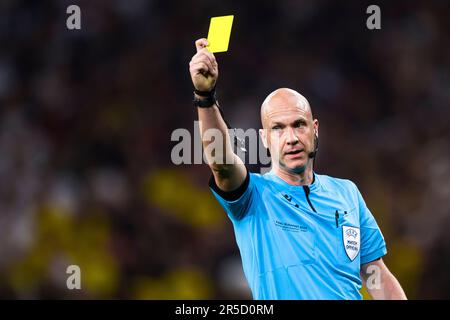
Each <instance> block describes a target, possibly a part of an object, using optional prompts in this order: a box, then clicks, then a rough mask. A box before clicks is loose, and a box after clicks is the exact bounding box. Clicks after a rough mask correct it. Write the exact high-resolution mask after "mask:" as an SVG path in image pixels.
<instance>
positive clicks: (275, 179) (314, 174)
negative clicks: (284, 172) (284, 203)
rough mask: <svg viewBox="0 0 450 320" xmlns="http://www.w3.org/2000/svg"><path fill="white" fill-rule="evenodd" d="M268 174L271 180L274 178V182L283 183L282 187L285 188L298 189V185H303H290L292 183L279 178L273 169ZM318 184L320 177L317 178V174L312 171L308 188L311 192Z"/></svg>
mask: <svg viewBox="0 0 450 320" xmlns="http://www.w3.org/2000/svg"><path fill="white" fill-rule="evenodd" d="M268 174H269V175H270V177H271V178H272V180H274V181H276V182H278V183H280V184H282V185H283V186H284V187H286V188H289V189H298V188H299V187H303V186H294V185H292V184H289V183H287V182H286V181H284V180H283V179H281V178H280V177H279V176H277V175H276V174H275V172H273V169H272V170H270V171H269V173H268ZM320 185H321V184H320V178H319V175H318V174H316V173H315V172H314V171H313V182H312V183H311V184H310V185H308V187H309V190H310V191H311V192H314V191H317V190H318V189H319V188H320Z"/></svg>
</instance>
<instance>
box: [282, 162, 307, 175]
mask: <svg viewBox="0 0 450 320" xmlns="http://www.w3.org/2000/svg"><path fill="white" fill-rule="evenodd" d="M282 167H284V168H285V169H286V170H288V171H290V172H293V173H303V172H304V171H305V169H306V163H305V162H304V161H292V162H289V163H283V164H282Z"/></svg>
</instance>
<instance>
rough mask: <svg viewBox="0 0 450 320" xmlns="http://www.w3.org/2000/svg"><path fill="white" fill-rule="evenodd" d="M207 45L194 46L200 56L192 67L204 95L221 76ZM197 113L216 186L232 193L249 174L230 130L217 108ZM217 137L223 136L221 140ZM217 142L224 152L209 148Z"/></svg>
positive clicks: (198, 97) (193, 77)
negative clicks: (231, 138) (233, 144)
mask: <svg viewBox="0 0 450 320" xmlns="http://www.w3.org/2000/svg"><path fill="white" fill-rule="evenodd" d="M207 45H208V41H207V40H206V39H198V40H197V41H196V42H195V47H196V48H197V53H196V54H195V55H194V56H193V57H192V59H191V62H190V63H189V71H190V73H191V79H192V83H193V85H194V88H195V89H197V90H198V91H201V92H210V91H212V90H213V89H214V88H215V85H216V82H217V78H218V76H219V69H218V65H217V61H216V58H215V57H214V54H212V53H211V52H209V51H208V50H207V49H206V48H205V47H206V46H207ZM195 98H196V99H199V100H205V99H207V98H205V97H204V96H200V95H197V94H195ZM197 109H198V118H199V121H200V135H201V137H202V143H203V148H204V152H205V155H206V159H207V160H208V165H209V167H210V168H211V170H212V173H213V174H214V179H215V181H216V184H217V186H218V187H219V188H220V189H221V190H223V191H226V192H228V191H233V190H235V189H237V188H238V187H239V186H240V185H241V184H242V183H243V182H244V180H245V177H246V174H247V171H246V168H245V165H244V163H243V162H242V160H241V159H240V158H239V157H238V156H237V155H236V154H235V153H234V152H233V147H232V144H231V141H230V136H229V135H228V128H227V126H226V124H225V121H224V120H223V119H222V116H221V114H220V112H219V109H218V107H217V104H214V105H212V106H211V107H208V108H200V107H199V108H197ZM218 135H220V136H219V137H218ZM218 138H219V140H216V141H222V146H221V147H222V148H208V146H209V145H210V144H211V143H213V142H214V141H215V140H214V139H218ZM216 143H217V142H216ZM216 143H215V144H216Z"/></svg>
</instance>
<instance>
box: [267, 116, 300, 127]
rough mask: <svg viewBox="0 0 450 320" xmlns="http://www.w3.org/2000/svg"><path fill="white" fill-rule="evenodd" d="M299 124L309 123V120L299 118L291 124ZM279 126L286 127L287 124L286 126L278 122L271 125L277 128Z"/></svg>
mask: <svg viewBox="0 0 450 320" xmlns="http://www.w3.org/2000/svg"><path fill="white" fill-rule="evenodd" d="M298 122H303V123H307V122H308V120H307V119H306V118H298V119H295V120H294V121H292V123H291V124H295V123H298ZM277 125H278V126H279V125H281V126H285V125H286V124H285V123H282V122H278V121H274V122H272V124H271V126H277Z"/></svg>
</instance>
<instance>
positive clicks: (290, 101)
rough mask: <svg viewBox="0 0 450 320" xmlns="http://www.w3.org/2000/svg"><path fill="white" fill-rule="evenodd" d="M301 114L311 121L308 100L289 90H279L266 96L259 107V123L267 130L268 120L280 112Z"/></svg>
mask: <svg viewBox="0 0 450 320" xmlns="http://www.w3.org/2000/svg"><path fill="white" fill-rule="evenodd" d="M296 111H297V112H301V113H302V114H303V115H304V116H305V117H307V119H308V120H312V119H313V116H312V111H311V107H310V105H309V102H308V100H306V98H305V97H304V96H302V95H301V94H300V93H298V92H297V91H295V90H292V89H289V88H280V89H277V90H275V91H273V92H272V93H271V94H269V95H268V96H267V98H266V99H265V100H264V102H263V104H262V105H261V123H262V126H263V128H267V126H268V124H269V120H270V118H272V117H274V116H276V115H278V114H280V113H281V112H283V113H284V112H296Z"/></svg>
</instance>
